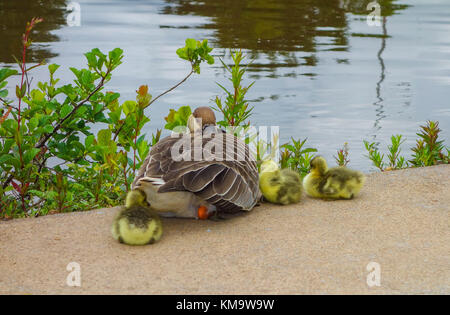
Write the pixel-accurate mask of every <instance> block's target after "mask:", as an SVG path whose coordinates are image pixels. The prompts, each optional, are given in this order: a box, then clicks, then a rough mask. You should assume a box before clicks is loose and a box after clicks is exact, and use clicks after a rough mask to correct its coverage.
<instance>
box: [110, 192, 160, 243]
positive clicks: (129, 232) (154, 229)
mask: <svg viewBox="0 0 450 315" xmlns="http://www.w3.org/2000/svg"><path fill="white" fill-rule="evenodd" d="M146 199H147V198H146V195H145V193H144V192H143V191H141V190H139V189H135V190H132V191H130V192H129V193H128V195H127V199H126V203H125V208H124V209H123V210H121V211H120V212H119V214H118V215H117V216H116V218H115V219H114V222H113V225H112V228H111V232H112V235H113V237H114V238H115V239H116V240H118V241H119V242H120V243H125V244H128V245H146V244H153V243H155V242H157V241H158V240H159V239H160V238H161V235H162V223H161V219H160V218H159V216H158V214H157V213H156V212H155V211H154V210H153V209H152V208H151V207H150V205H149V204H148V202H147V200H146Z"/></svg>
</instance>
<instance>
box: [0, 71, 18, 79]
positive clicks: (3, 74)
mask: <svg viewBox="0 0 450 315" xmlns="http://www.w3.org/2000/svg"><path fill="white" fill-rule="evenodd" d="M18 73H19V72H18V71H17V70H13V69H9V68H3V69H0V82H2V81H3V80H5V79H6V78H8V77H10V76H12V75H16V74H18Z"/></svg>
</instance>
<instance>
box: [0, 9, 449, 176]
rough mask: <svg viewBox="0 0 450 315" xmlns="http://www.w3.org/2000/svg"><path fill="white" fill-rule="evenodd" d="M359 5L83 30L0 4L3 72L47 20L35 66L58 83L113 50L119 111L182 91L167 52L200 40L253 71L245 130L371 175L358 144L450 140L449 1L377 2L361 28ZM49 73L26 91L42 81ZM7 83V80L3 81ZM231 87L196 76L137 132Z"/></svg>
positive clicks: (217, 75) (169, 12) (209, 14)
mask: <svg viewBox="0 0 450 315" xmlns="http://www.w3.org/2000/svg"><path fill="white" fill-rule="evenodd" d="M369 2H370V1H363V0H361V1H358V0H354V1H352V0H341V1H339V0H335V1H332V0H298V1H295V0H253V1H247V0H208V1H198V0H190V1H183V0H165V1H163V0H157V1H144V0H142V1H137V0H79V1H78V3H79V4H80V7H81V15H80V17H81V19H80V23H81V25H80V26H78V27H77V26H73V27H70V26H68V25H67V21H66V17H67V14H68V12H67V11H66V7H67V4H68V1H64V0H46V1H36V0H15V1H11V0H0V36H1V38H2V40H1V49H0V63H2V64H11V63H13V59H12V57H11V55H12V54H15V55H19V51H20V34H21V33H22V32H23V26H24V25H25V23H26V21H27V20H29V19H31V17H33V16H41V17H44V18H45V23H42V24H40V25H39V27H38V30H37V33H36V34H34V36H33V37H34V40H35V44H34V45H33V49H32V53H31V55H30V56H31V57H32V59H33V61H36V60H41V59H43V58H45V59H47V61H48V62H51V63H58V64H60V65H62V67H61V68H60V70H58V73H59V77H60V78H61V79H62V80H61V81H62V83H67V82H69V81H70V80H71V79H72V77H73V75H72V73H71V72H70V71H69V70H68V67H69V66H75V67H83V66H84V63H85V60H84V56H83V53H85V52H87V51H89V50H91V49H92V48H94V47H98V48H100V49H101V50H102V51H108V50H110V49H112V48H115V47H121V48H122V49H124V51H125V55H126V56H125V59H124V63H123V65H122V66H120V67H119V68H118V69H117V70H116V72H115V75H113V80H112V81H111V82H110V84H109V87H108V90H115V91H117V92H120V93H121V95H122V96H121V100H122V101H124V100H126V99H134V97H135V94H134V91H135V90H136V89H137V87H138V86H139V85H141V84H148V85H149V87H150V90H151V93H152V94H153V95H154V96H156V95H158V94H159V93H160V92H162V91H164V90H165V89H166V88H168V87H170V86H172V85H173V84H175V83H176V82H178V81H179V80H180V79H182V78H183V77H184V76H185V75H186V74H187V73H188V71H189V65H188V64H187V63H186V62H184V61H181V60H179V59H178V57H177V55H176V53H175V51H176V49H177V48H179V47H181V46H183V45H184V40H185V39H186V38H188V37H191V38H196V39H203V38H207V39H208V40H209V41H210V43H211V45H212V46H213V47H214V48H215V50H214V55H215V56H216V57H221V58H223V59H224V60H225V62H227V63H229V61H230V57H229V48H242V49H243V50H244V52H245V53H246V54H247V56H248V60H253V63H252V64H251V65H250V66H249V69H248V75H247V77H246V83H247V84H249V83H251V82H252V81H253V80H254V81H256V83H255V84H254V86H253V87H252V89H251V90H250V92H249V94H248V98H249V99H250V100H251V101H252V102H251V103H252V105H253V106H254V108H255V109H254V112H253V116H252V117H251V122H252V123H253V124H255V125H257V126H272V125H277V126H280V136H281V140H282V143H284V142H286V141H288V140H289V138H290V137H291V136H292V137H294V138H306V137H307V138H308V144H309V146H312V147H316V148H318V149H319V153H320V154H322V155H324V156H325V157H326V158H328V159H331V160H332V159H333V155H335V153H336V150H337V149H339V148H340V147H342V145H343V143H344V142H348V143H349V146H350V159H351V162H350V166H351V167H354V168H359V169H362V170H364V171H370V170H372V167H371V165H370V164H371V163H370V161H369V160H368V159H367V158H365V157H364V155H365V154H366V152H365V150H364V147H363V139H366V140H370V141H376V142H379V143H380V147H381V148H382V149H385V146H386V143H387V141H389V138H390V136H391V135H392V134H403V135H405V136H406V138H407V142H406V143H405V144H404V146H403V148H404V151H405V152H406V151H409V150H408V149H409V147H411V146H413V145H414V142H415V138H416V136H415V132H416V131H417V129H418V127H419V125H420V124H423V123H424V122H425V121H426V120H428V119H432V120H439V121H440V126H441V129H443V133H442V135H443V137H444V139H447V142H446V143H447V145H448V144H449V141H448V139H450V101H449V100H450V89H449V88H450V1H448V0H399V1H379V3H380V4H381V13H382V15H383V17H382V20H381V25H380V26H372V27H371V26H369V25H368V24H367V22H366V16H367V14H368V13H369V11H367V10H366V6H367V4H368V3H369ZM46 79H47V73H46V69H41V70H37V71H35V72H34V80H35V81H37V80H46ZM10 81H11V80H10ZM215 82H219V83H221V84H228V82H227V80H226V79H225V78H224V71H223V68H222V67H221V66H220V62H218V60H217V62H216V64H215V65H213V66H204V67H203V69H202V73H201V75H199V76H198V75H197V76H194V77H193V78H191V79H189V80H188V81H187V83H185V84H184V85H182V86H181V87H179V88H178V89H177V90H175V91H174V92H173V93H171V94H168V95H166V96H165V97H163V98H161V99H160V100H158V102H155V103H154V104H153V105H152V106H151V108H149V109H148V111H147V114H148V115H149V116H150V118H151V122H150V123H149V127H148V129H147V130H144V132H146V133H147V134H148V136H150V135H151V133H152V132H154V131H155V130H156V129H157V128H163V126H164V123H165V121H164V117H165V116H166V115H167V113H168V112H169V108H178V107H180V106H182V105H190V106H191V107H195V106H199V105H212V104H213V102H212V101H211V99H212V98H214V97H215V96H216V95H222V96H223V93H222V92H221V89H220V88H219V87H218V86H217V85H216V84H215Z"/></svg>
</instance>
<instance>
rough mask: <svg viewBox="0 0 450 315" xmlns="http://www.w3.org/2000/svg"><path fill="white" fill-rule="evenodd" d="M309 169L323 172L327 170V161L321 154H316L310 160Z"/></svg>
mask: <svg viewBox="0 0 450 315" xmlns="http://www.w3.org/2000/svg"><path fill="white" fill-rule="evenodd" d="M310 166H311V171H316V172H319V173H320V174H323V173H325V172H326V171H327V169H328V165H327V161H326V160H325V159H324V158H323V157H322V156H316V157H315V158H313V159H312V160H311V162H310Z"/></svg>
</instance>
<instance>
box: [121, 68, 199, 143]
mask: <svg viewBox="0 0 450 315" xmlns="http://www.w3.org/2000/svg"><path fill="white" fill-rule="evenodd" d="M193 73H194V67H192V69H191V72H189V74H188V75H187V76H186V77H185V78H184V79H183V80H181V81H180V82H178V83H177V84H175V85H174V86H172V87H171V88H170V89H168V90H166V91H165V92H163V93H161V94H159V95H158V96H157V97H155V98H154V99H152V101H151V102H150V103H149V104H148V105H147V107H148V106H150V105H151V104H153V103H154V102H155V101H156V100H157V99H158V98H160V97H161V96H164V95H166V94H167V93H169V92H171V91H173V90H175V89H176V88H177V87H179V86H180V85H181V84H183V83H184V82H185V81H186V80H187V79H188V78H189V77H190V76H191V75H192V74H193ZM124 125H125V122H124V123H123V124H122V125H121V126H120V127H119V129H117V131H116V132H115V133H114V138H113V141H116V139H117V136H118V135H119V133H120V132H121V131H122V128H123V126H124Z"/></svg>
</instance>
